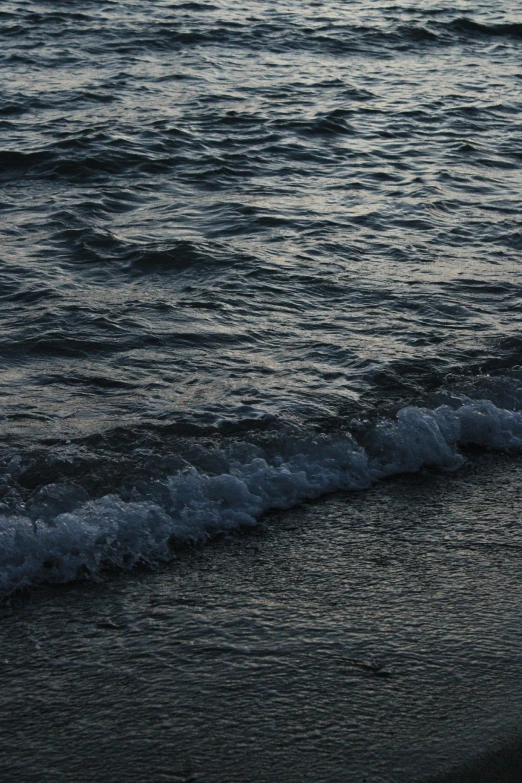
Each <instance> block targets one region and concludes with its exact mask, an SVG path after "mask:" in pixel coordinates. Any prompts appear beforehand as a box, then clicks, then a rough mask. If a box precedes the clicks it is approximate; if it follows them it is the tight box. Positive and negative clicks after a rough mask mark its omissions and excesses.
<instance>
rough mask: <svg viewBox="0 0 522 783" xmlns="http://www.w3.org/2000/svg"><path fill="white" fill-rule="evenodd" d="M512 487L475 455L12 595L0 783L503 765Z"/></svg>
mask: <svg viewBox="0 0 522 783" xmlns="http://www.w3.org/2000/svg"><path fill="white" fill-rule="evenodd" d="M520 480H521V463H520V459H513V458H508V457H505V456H504V457H500V458H498V459H497V458H495V457H493V456H489V457H488V458H482V459H480V460H478V461H477V460H475V459H474V460H473V461H472V462H469V463H468V464H467V466H465V467H464V468H463V469H462V471H461V473H460V474H457V473H453V474H450V475H444V474H441V473H432V474H431V475H429V474H428V475H427V474H426V473H424V474H417V475H416V476H411V477H401V478H396V479H392V480H391V481H388V482H381V483H380V484H378V485H376V486H375V487H373V488H372V489H371V490H369V491H368V492H361V493H353V492H352V493H346V494H345V495H344V496H340V495H336V496H334V497H330V498H329V499H327V500H324V501H321V502H319V503H316V504H310V505H308V506H306V507H301V508H300V509H295V510H293V511H290V512H286V513H285V514H275V515H273V516H271V517H270V518H268V519H265V523H264V524H263V525H262V526H261V527H258V528H257V529H256V530H254V531H252V532H248V533H246V534H238V535H235V536H232V537H230V538H228V539H227V540H216V541H214V542H213V543H211V544H209V545H208V546H206V547H196V548H193V549H186V550H184V551H181V552H178V554H177V557H176V559H175V561H174V562H173V563H171V564H170V565H169V566H165V567H164V568H162V569H161V568H160V569H156V570H148V571H141V572H138V573H134V574H129V575H126V574H121V575H120V576H117V575H113V578H112V579H111V580H110V581H109V582H107V583H105V584H103V585H92V584H91V585H89V584H87V585H85V584H81V585H79V584H74V585H69V586H65V587H64V586H57V587H47V588H42V589H41V590H40V591H35V592H33V593H30V594H28V595H24V596H16V597H14V598H13V599H11V604H10V606H9V607H8V606H5V605H4V607H3V610H2V622H1V624H0V666H1V671H2V689H1V693H0V707H1V709H0V733H1V735H2V743H1V747H0V773H1V776H2V780H5V781H6V782H7V781H9V783H10V781H13V783H14V781H17V780H21V779H22V780H24V781H27V783H32V781H35V783H36V781H38V783H47V781H53V783H54V782H55V781H58V780H67V781H68V780H71V779H74V780H78V781H80V783H91V781H98V780H116V779H117V780H120V781H122V782H123V783H131V782H132V783H141V781H143V782H144V783H145V781H147V782H148V781H150V780H161V781H163V780H165V781H167V780H169V781H173V780H174V781H185V783H188V781H192V783H221V782H223V783H225V781H226V782H227V783H228V782H229V781H235V782H237V783H244V781H247V780H248V781H252V783H273V782H274V781H284V782H285V783H297V781H310V782H312V781H313V783H317V781H320V783H345V781H357V782H358V783H359V781H360V783H363V781H366V783H405V781H411V782H412V783H413V781H425V779H426V778H427V777H428V776H431V775H432V774H435V773H439V774H442V773H444V772H445V771H446V770H449V769H450V768H452V767H454V766H455V765H459V764H461V763H463V762H465V761H468V760H470V759H473V758H474V757H475V756H476V755H478V754H479V753H481V752H483V751H484V750H486V749H488V748H489V749H495V748H498V747H502V746H503V745H504V743H506V741H507V739H508V738H511V737H512V736H513V735H515V734H516V733H517V732H519V727H520V718H521V710H520V704H521V700H520V694H521V692H522V690H521V689H522V657H521V655H520V650H521V641H522V640H521V626H520V600H519V597H520V587H521V585H520V580H521V569H520V557H521V552H522V549H521V545H522V539H521V529H520V485H521V481H520ZM455 779H456V780H458V779H459V778H458V777H457V778H454V779H453V780H455ZM468 779H469V778H468ZM471 779H472V780H473V781H474V783H489V781H491V780H493V779H494V780H496V781H499V782H500V781H503V780H504V777H503V775H502V769H499V770H498V774H495V776H493V777H492V776H491V775H490V776H488V775H485V776H482V777H481V776H480V775H476V776H475V777H473V778H471ZM512 779H513V778H512ZM430 780H432V778H431V777H430ZM506 780H507V778H506Z"/></svg>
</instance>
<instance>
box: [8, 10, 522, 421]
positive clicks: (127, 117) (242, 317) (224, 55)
mask: <svg viewBox="0 0 522 783" xmlns="http://www.w3.org/2000/svg"><path fill="white" fill-rule="evenodd" d="M520 18H521V17H520V6H519V4H518V2H510V0H502V2H500V3H495V4H491V3H486V2H484V0H482V2H474V3H472V4H471V3H468V2H460V3H453V2H452V3H449V2H445V0H440V1H439V2H432V1H431V0H429V1H428V0H426V1H423V2H422V3H421V2H408V1H407V0H403V1H402V2H401V3H400V4H391V3H389V2H379V1H377V0H372V2H369V1H366V2H365V1H364V0H359V1H358V2H353V3H349V4H346V3H342V2H338V1H336V0H334V1H333V2H329V3H320V2H311V3H301V2H299V3H297V2H286V3H277V4H273V3H268V2H263V0H252V2H248V3H244V2H234V1H233V0H226V2H225V0H222V2H219V1H218V2H215V3H214V2H212V3H210V2H201V3H200V2H185V3H183V2H178V3H175V2H174V3H173V2H163V1H162V0H154V2H144V0H126V2H124V3H121V2H98V1H97V2H89V0H82V2H81V3H80V2H71V1H70V0H68V1H67V2H59V1H58V0H49V1H48V2H45V3H43V2H42V3H36V2H35V3H33V2H26V1H25V0H19V1H15V2H10V1H7V2H3V3H2V7H1V9H0V23H1V28H0V52H1V55H0V56H1V61H2V73H3V79H2V85H1V88H0V128H1V141H0V147H1V150H0V165H1V174H2V180H3V189H2V196H1V208H2V211H1V218H2V219H1V224H0V234H1V259H2V261H1V281H2V286H1V296H2V308H1V311H0V318H1V331H0V340H1V343H0V349H1V356H2V364H1V375H0V394H1V397H0V401H1V406H2V413H3V425H4V427H3V429H4V433H5V434H9V435H11V436H12V435H13V433H15V432H19V433H21V434H24V437H25V436H27V437H34V436H35V435H36V434H38V435H39V436H46V437H51V436H58V437H60V436H62V435H63V436H64V437H65V436H71V435H74V434H79V433H89V432H93V431H99V430H103V429H104V428H106V427H107V426H109V425H116V424H117V425H122V424H125V423H127V424H129V423H130V422H136V421H139V422H147V421H148V422H149V423H151V425H154V424H158V423H159V422H162V423H165V422H167V423H169V422H173V421H178V420H180V419H182V420H183V421H193V422H198V421H199V422H207V423H210V424H215V422H216V421H217V420H221V419H222V418H223V417H225V419H226V418H227V417H228V418H229V419H232V420H237V419H239V420H243V419H244V420H245V421H247V422H251V423H252V422H253V423H254V425H255V423H256V422H259V421H261V422H264V421H266V420H267V417H268V418H269V419H270V417H272V416H274V417H276V418H277V419H282V420H287V421H290V420H291V421H294V422H297V423H300V424H302V423H303V422H306V421H309V420H311V419H314V420H324V419H326V418H329V417H332V416H333V417H334V418H335V417H337V416H338V415H339V414H341V413H342V412H344V411H349V412H354V411H355V412H357V411H359V410H361V409H362V410H366V409H367V408H368V406H369V405H370V404H371V405H375V404H378V403H379V400H381V401H384V400H385V399H387V398H389V397H390V396H392V397H394V399H395V398H397V397H399V398H403V397H404V398H406V397H408V395H410V396H411V395H412V394H416V393H418V392H424V391H425V390H426V389H430V388H434V387H437V386H439V385H440V384H441V382H442V379H443V378H444V377H445V376H446V375H447V374H448V373H453V374H457V375H467V374H477V373H478V372H481V371H492V370H494V371H503V370H509V369H510V368H512V366H513V365H517V364H518V363H519V361H518V358H519V355H520V347H521V343H520V310H521V303H520V292H521V275H520V264H519V255H520V250H521V248H522V234H521V229H520V206H521V200H520V186H521V173H520V172H521V160H522V153H521V149H522V123H521V101H520V94H521V87H522V81H521V76H522V72H521V67H520V62H521V60H520V55H521V47H522V24H521V21H520Z"/></svg>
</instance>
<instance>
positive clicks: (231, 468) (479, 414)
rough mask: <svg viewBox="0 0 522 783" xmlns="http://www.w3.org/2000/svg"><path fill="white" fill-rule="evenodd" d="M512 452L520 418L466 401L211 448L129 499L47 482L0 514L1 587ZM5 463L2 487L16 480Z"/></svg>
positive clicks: (62, 576)
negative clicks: (353, 427)
mask: <svg viewBox="0 0 522 783" xmlns="http://www.w3.org/2000/svg"><path fill="white" fill-rule="evenodd" d="M472 444H473V445H477V446H482V447H487V448H494V449H503V450H512V451H518V450H520V449H521V448H522V412H519V411H513V410H508V409H504V408H500V407H497V406H496V405H495V404H494V403H493V402H492V401H490V400H479V401H476V400H475V401H474V400H472V399H470V398H466V397H462V398H460V400H458V401H456V400H455V399H453V400H452V401H451V404H444V405H441V406H439V407H437V408H434V409H428V408H421V407H415V406H410V407H405V408H403V409H401V410H400V411H399V412H398V414H397V416H396V418H395V419H394V420H387V421H381V422H379V423H377V424H374V425H372V426H369V427H367V429H366V431H365V433H364V435H363V436H362V437H361V435H359V436H358V439H355V438H354V437H353V436H352V435H351V434H349V433H346V434H339V435H321V436H316V437H308V438H296V437H292V438H290V437H286V438H284V439H282V440H281V441H280V444H279V447H278V448H277V449H267V448H263V447H262V446H259V445H253V444H249V443H237V442H236V443H235V444H232V445H230V444H229V445H228V446H224V447H222V448H215V449H214V450H213V451H210V452H209V453H208V454H207V455H206V461H205V466H204V467H201V466H199V467H196V466H195V465H193V464H190V463H189V462H186V464H185V467H184V468H183V469H181V470H180V471H178V472H177V473H175V474H173V475H170V476H167V477H166V478H162V479H158V480H156V481H153V482H151V483H150V484H149V485H148V486H147V487H145V488H144V487H143V486H138V487H134V489H133V492H132V493H131V495H132V494H134V498H132V497H131V498H129V497H127V499H123V498H122V497H121V495H119V494H107V495H105V496H103V497H100V498H97V499H94V500H93V499H89V498H88V495H87V493H86V492H85V491H84V490H83V489H82V488H81V487H79V486H76V485H74V484H49V485H46V486H44V487H43V488H41V489H40V490H39V491H38V492H37V493H36V495H35V496H34V497H33V500H32V503H30V504H27V507H26V509H25V512H24V513H17V514H9V513H4V515H3V516H1V517H0V553H1V554H0V588H1V590H2V591H3V593H4V594H9V593H11V592H13V591H15V590H17V589H20V588H25V587H29V586H33V585H36V584H38V583H42V582H62V583H63V582H68V581H71V580H76V579H81V578H91V579H93V578H94V579H95V578H99V577H100V575H101V574H102V572H103V571H104V570H105V569H107V568H108V567H112V568H114V567H116V568H125V569H128V568H132V567H133V566H134V565H136V564H138V563H144V564H149V565H153V564H154V563H159V562H161V561H166V560H168V559H169V558H171V557H172V553H173V547H174V546H175V545H176V544H177V543H180V542H202V541H204V540H205V539H208V538H209V537H212V536H214V535H217V534H221V533H225V532H227V531H230V530H234V529H238V528H240V527H245V526H254V525H256V523H257V522H258V520H259V519H260V517H261V516H262V515H263V514H264V513H266V512H268V511H271V510H275V509H286V508H290V507H292V506H294V505H296V504H299V503H300V502H303V501H306V500H310V499H312V498H317V497H319V496H321V495H323V494H325V493H331V492H336V491H350V490H361V489H365V488H367V487H369V486H370V485H371V484H372V483H374V482H376V481H378V480H380V479H383V478H386V477H389V476H393V475H396V474H399V473H413V472H416V471H419V470H420V469H421V468H423V467H424V466H434V467H437V468H442V469H449V470H452V469H455V468H458V467H459V466H460V465H461V464H462V462H463V460H464V458H463V456H462V455H461V454H460V453H459V446H465V445H472ZM18 466H19V463H18V461H17V460H16V459H12V460H11V462H10V463H9V464H8V466H7V467H6V470H5V475H4V476H3V480H4V483H5V482H9V480H10V477H11V476H12V475H14V474H16V469H17V468H18Z"/></svg>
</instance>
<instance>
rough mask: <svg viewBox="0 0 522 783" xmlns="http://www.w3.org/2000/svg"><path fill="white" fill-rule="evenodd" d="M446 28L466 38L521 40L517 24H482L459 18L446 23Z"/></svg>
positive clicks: (520, 31) (518, 24) (520, 30)
mask: <svg viewBox="0 0 522 783" xmlns="http://www.w3.org/2000/svg"><path fill="white" fill-rule="evenodd" d="M446 26H447V28H448V29H450V30H453V31H455V32H457V33H463V34H465V35H466V36H477V35H479V36H483V35H487V36H495V37H499V36H500V37H508V38H522V24H521V23H519V22H512V23H504V24H482V23H481V22H475V21H473V19H468V18H467V17H459V18H458V19H454V20H453V21H451V22H449V23H447V25H446Z"/></svg>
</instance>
